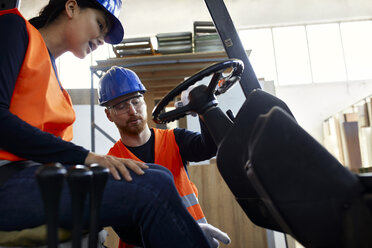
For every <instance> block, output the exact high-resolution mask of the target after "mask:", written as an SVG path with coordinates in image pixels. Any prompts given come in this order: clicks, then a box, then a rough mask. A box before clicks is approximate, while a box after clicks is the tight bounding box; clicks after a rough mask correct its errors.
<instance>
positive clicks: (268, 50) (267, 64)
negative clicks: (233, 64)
mask: <svg viewBox="0 0 372 248" xmlns="http://www.w3.org/2000/svg"><path fill="white" fill-rule="evenodd" d="M239 36H240V39H241V41H242V44H243V46H244V49H245V50H251V54H250V56H249V60H250V61H251V64H252V67H253V70H254V72H255V73H256V76H257V78H264V79H265V80H275V81H277V80H276V70H275V58H274V49H273V43H272V36H271V29H269V28H262V29H250V30H244V31H240V32H239Z"/></svg>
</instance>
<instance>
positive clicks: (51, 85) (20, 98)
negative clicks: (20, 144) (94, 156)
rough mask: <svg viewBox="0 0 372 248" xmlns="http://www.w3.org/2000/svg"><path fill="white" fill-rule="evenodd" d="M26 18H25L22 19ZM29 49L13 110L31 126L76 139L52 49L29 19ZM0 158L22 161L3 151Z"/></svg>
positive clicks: (1, 12) (72, 115)
mask: <svg viewBox="0 0 372 248" xmlns="http://www.w3.org/2000/svg"><path fill="white" fill-rule="evenodd" d="M9 13H11V14H16V15H19V16H21V17H22V15H21V14H20V13H19V11H18V10H17V9H11V10H5V11H0V15H4V14H9ZM22 18H23V17H22ZM25 24H26V29H27V32H28V39H29V40H28V47H27V50H26V54H25V57H24V60H23V63H22V67H21V69H20V72H19V74H18V77H17V81H16V84H15V88H14V91H13V95H12V99H11V101H10V106H9V111H10V112H11V113H12V114H14V115H16V116H18V117H19V118H20V119H22V120H23V121H25V122H27V123H28V124H30V125H32V126H34V127H36V128H38V129H40V130H42V131H44V132H48V133H51V134H53V135H55V136H56V137H60V138H62V139H63V140H66V141H70V140H71V139H72V124H73V122H74V121H75V113H74V110H73V108H72V103H71V99H70V96H69V95H68V93H67V91H66V90H64V89H62V90H61V88H60V86H59V84H58V80H57V77H56V74H55V71H54V69H53V66H52V62H51V61H50V56H49V52H48V48H47V47H46V45H45V43H44V40H43V38H42V36H41V34H40V32H39V31H38V30H37V29H36V28H34V26H32V25H31V24H30V23H29V22H28V21H27V20H25ZM0 159H3V160H10V161H18V160H22V158H20V157H18V156H16V155H14V154H11V153H9V152H6V151H4V150H0Z"/></svg>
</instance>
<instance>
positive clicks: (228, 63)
mask: <svg viewBox="0 0 372 248" xmlns="http://www.w3.org/2000/svg"><path fill="white" fill-rule="evenodd" d="M229 68H232V71H231V72H230V73H228V74H227V75H224V72H225V71H226V70H227V69H229ZM243 69H244V64H243V62H242V61H241V60H239V59H229V60H225V61H222V62H218V63H215V64H213V65H211V66H209V67H207V68H205V69H203V70H201V71H199V72H197V73H195V74H194V75H192V76H191V77H189V78H188V79H186V80H185V81H183V82H182V83H180V84H179V85H178V86H177V87H175V88H174V89H173V90H171V91H170V92H169V93H168V94H167V95H166V96H164V97H163V99H161V100H160V102H159V103H158V104H157V105H156V106H155V108H154V110H153V111H152V119H153V120H154V122H156V123H158V124H162V123H168V122H172V121H175V120H178V119H180V118H182V117H184V116H186V115H187V114H188V113H190V111H191V112H196V113H198V114H202V113H203V112H205V110H206V109H208V108H210V107H212V106H215V105H217V101H216V98H215V96H217V95H220V94H223V93H225V92H226V91H227V90H228V89H230V88H231V86H233V85H234V84H235V83H236V82H238V81H239V80H240V78H241V77H240V76H241V74H242V72H243ZM212 74H213V76H212V79H211V81H210V83H209V85H208V87H207V86H205V85H199V86H197V87H195V88H194V89H192V90H191V91H190V93H189V100H190V102H189V103H188V104H187V105H185V106H181V107H178V108H176V109H174V110H171V111H168V112H163V110H164V109H165V107H166V106H167V105H168V104H169V103H170V102H171V101H172V100H173V99H174V98H175V97H176V96H178V95H179V94H181V93H182V91H184V90H186V89H187V88H189V87H190V86H192V85H194V84H195V83H196V82H198V81H200V80H202V79H203V78H205V77H207V76H209V75H212ZM217 86H218V87H217ZM216 88H217V89H216Z"/></svg>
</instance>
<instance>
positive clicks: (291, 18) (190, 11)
mask: <svg viewBox="0 0 372 248" xmlns="http://www.w3.org/2000/svg"><path fill="white" fill-rule="evenodd" d="M47 2H48V1H47V0H22V4H21V12H22V13H23V14H24V15H25V16H26V18H31V17H33V16H34V15H36V14H37V13H38V11H39V10H40V9H41V8H42V7H43V6H44V5H45V4H46V3H47ZM224 2H225V4H226V6H227V8H228V10H229V12H230V15H231V17H232V20H233V21H234V23H235V26H236V27H237V28H244V27H252V26H261V25H273V24H289V23H303V22H314V21H327V20H340V19H342V20H345V19H355V18H365V17H367V18H370V17H371V16H372V1H370V0H259V1H258V0H225V1H224ZM120 19H121V21H122V23H123V25H124V28H125V33H126V36H127V37H138V36H142V35H147V36H152V35H155V34H157V33H164V32H182V31H192V29H193V26H192V25H193V22H194V21H208V20H211V18H210V15H209V12H208V10H207V8H206V5H205V3H204V1H203V0H156V1H153V0H123V9H122V12H121V15H120Z"/></svg>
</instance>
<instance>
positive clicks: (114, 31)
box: [96, 0, 124, 44]
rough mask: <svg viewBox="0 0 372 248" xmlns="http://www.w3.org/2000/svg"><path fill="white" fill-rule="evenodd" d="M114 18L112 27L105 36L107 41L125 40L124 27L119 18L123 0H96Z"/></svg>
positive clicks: (114, 42)
mask: <svg viewBox="0 0 372 248" xmlns="http://www.w3.org/2000/svg"><path fill="white" fill-rule="evenodd" d="M96 1H97V2H98V3H99V4H100V5H101V6H102V7H103V8H104V9H105V10H106V12H107V13H108V14H110V16H111V19H112V27H111V29H110V31H109V32H108V33H107V35H106V37H105V42H106V43H110V44H117V43H120V42H121V41H122V40H123V37H124V28H123V25H122V24H121V22H120V20H119V14H120V9H121V0H96Z"/></svg>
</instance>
